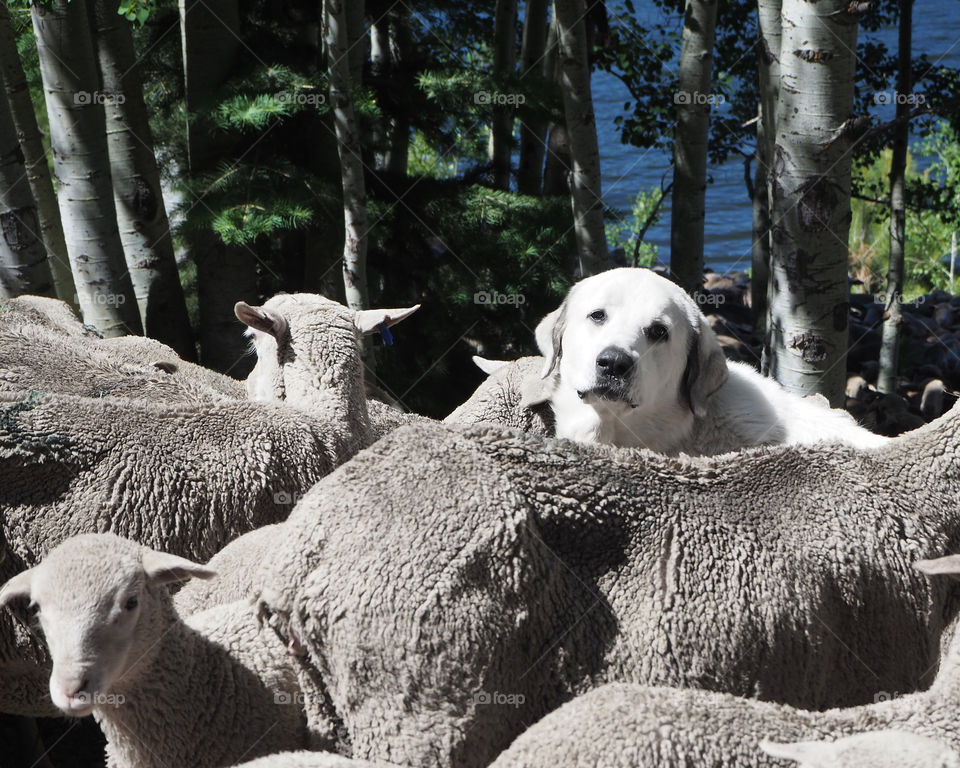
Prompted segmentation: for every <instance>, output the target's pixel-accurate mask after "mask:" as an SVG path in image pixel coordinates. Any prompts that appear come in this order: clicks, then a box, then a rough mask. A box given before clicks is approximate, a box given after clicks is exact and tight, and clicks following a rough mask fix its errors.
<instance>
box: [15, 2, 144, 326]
mask: <svg viewBox="0 0 960 768" xmlns="http://www.w3.org/2000/svg"><path fill="white" fill-rule="evenodd" d="M31 14H32V17H33V29H34V33H35V35H36V38H37V53H38V54H39V57H40V74H41V76H42V78H43V90H44V97H45V99H46V104H47V116H48V117H49V120H50V145H51V148H52V150H53V166H54V174H55V175H56V179H57V192H58V202H59V205H60V218H61V221H62V223H63V234H64V238H65V240H66V244H67V253H68V254H69V255H70V264H71V267H72V269H73V277H74V281H75V282H76V286H77V293H78V296H79V300H80V302H79V303H80V307H81V309H82V311H83V319H84V321H85V322H87V323H88V324H90V325H93V326H94V327H95V328H96V329H97V330H98V331H100V333H102V334H103V335H104V336H108V337H109V336H122V335H124V334H127V333H133V334H139V333H141V332H142V326H141V324H140V316H139V313H138V312H137V303H136V301H135V299H134V297H133V288H132V286H131V284H130V276H129V275H128V274H127V270H126V264H125V263H124V259H123V246H122V245H121V243H120V235H119V232H118V231H117V214H116V210H115V208H114V205H113V189H112V185H111V182H110V162H109V160H108V158H107V139H106V135H105V126H104V116H103V107H102V106H101V104H100V99H101V93H100V78H99V75H98V73H97V67H96V59H95V57H94V50H93V41H92V39H91V36H90V27H89V20H88V17H87V8H86V3H85V0H69V2H67V0H54V1H53V2H52V3H50V4H49V5H40V4H37V3H35V4H34V5H33V6H31Z"/></svg>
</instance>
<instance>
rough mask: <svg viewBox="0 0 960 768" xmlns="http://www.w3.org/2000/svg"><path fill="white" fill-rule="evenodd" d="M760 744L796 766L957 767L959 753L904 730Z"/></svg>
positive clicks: (870, 767)
mask: <svg viewBox="0 0 960 768" xmlns="http://www.w3.org/2000/svg"><path fill="white" fill-rule="evenodd" d="M760 748H761V749H762V750H763V751H764V752H766V753H767V754H768V755H770V756H771V757H779V758H781V759H782V760H793V761H795V762H797V763H799V764H800V767H799V768H960V756H958V755H957V753H956V752H954V751H953V750H952V749H950V748H949V747H947V746H945V745H944V744H943V743H941V742H939V741H937V740H936V739H931V738H928V737H926V736H918V735H917V734H915V733H909V732H907V731H895V730H888V731H870V732H868V733H858V734H856V735H854V736H845V737H844V738H842V739H837V740H836V741H797V742H794V743H792V744H779V743H776V742H772V741H761V742H760Z"/></svg>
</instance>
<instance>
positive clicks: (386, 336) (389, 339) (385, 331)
mask: <svg viewBox="0 0 960 768" xmlns="http://www.w3.org/2000/svg"><path fill="white" fill-rule="evenodd" d="M377 330H379V331H380V338H381V339H383V343H384V344H386V345H387V346H388V347H392V346H393V334H392V333H390V329H389V328H387V324H386V323H385V322H383V323H380V325H378V326H377Z"/></svg>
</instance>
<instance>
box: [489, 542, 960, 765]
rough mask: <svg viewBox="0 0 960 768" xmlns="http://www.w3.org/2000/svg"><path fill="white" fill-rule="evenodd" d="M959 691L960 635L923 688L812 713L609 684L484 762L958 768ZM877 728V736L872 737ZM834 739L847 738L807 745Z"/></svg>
mask: <svg viewBox="0 0 960 768" xmlns="http://www.w3.org/2000/svg"><path fill="white" fill-rule="evenodd" d="M917 565H918V567H919V568H920V569H921V570H923V571H924V572H926V573H928V574H935V573H950V574H954V575H958V574H960V556H957V555H951V556H948V557H943V558H939V559H936V560H927V561H921V562H919V563H918V564H917ZM958 696H960V635H956V634H954V637H953V640H952V641H951V644H950V648H949V650H948V652H947V656H946V658H945V659H944V663H943V665H942V667H941V669H940V672H939V674H938V675H937V679H936V681H935V682H934V684H933V686H932V687H931V688H930V690H927V691H923V692H921V693H914V694H910V695H907V696H900V697H896V698H893V699H891V700H886V701H880V702H878V703H874V704H868V705H864V706H860V707H851V708H848V709H833V710H829V711H826V712H810V711H807V710H799V709H793V708H791V707H787V706H778V705H776V704H770V703H768V702H762V701H752V700H749V699H741V698H737V697H735V696H730V695H728V694H720V693H708V692H706V691H693V690H678V689H672V688H651V687H646V686H640V685H626V684H613V685H607V686H604V687H601V688H598V689H596V690H594V691H591V692H590V693H587V694H585V695H584V696H581V697H578V698H576V699H574V700H573V701H572V702H570V703H569V704H566V705H565V706H563V707H561V708H560V709H558V710H556V711H555V712H553V713H551V714H549V715H548V716H547V717H545V718H544V719H543V720H541V721H540V722H539V723H537V724H536V725H534V726H533V727H531V728H530V729H529V730H527V731H526V732H525V733H524V734H523V735H521V736H520V737H519V738H518V739H517V740H516V741H515V742H514V743H513V744H512V745H511V747H510V748H509V749H508V750H507V751H506V752H504V753H503V754H502V755H501V756H500V757H499V758H498V759H497V760H496V761H495V762H494V763H493V764H492V766H491V768H519V766H523V767H524V768H536V766H544V768H546V767H547V766H549V767H550V768H565V766H573V765H601V764H602V765H605V766H610V768H618V766H622V767H623V768H627V766H630V767H631V768H681V766H687V765H691V764H694V765H722V766H726V767H728V768H760V766H769V765H771V764H772V762H771V760H770V759H769V758H768V757H767V755H765V754H764V752H766V753H767V754H768V755H771V756H773V757H779V758H789V759H793V760H801V761H802V764H803V765H806V766H838V767H841V766H842V767H844V768H845V767H847V766H849V767H850V768H853V766H856V765H860V766H864V767H866V766H871V768H873V767H874V766H878V765H884V764H885V765H890V766H897V768H902V767H903V766H917V768H920V766H923V768H940V767H941V766H951V767H952V768H956V766H958V765H960V756H958V754H957V750H960V733H958V732H957V729H956V723H955V720H956V718H955V714H954V713H955V712H956V703H957V698H958ZM881 698H884V697H881ZM878 730H882V733H869V732H871V731H878ZM903 732H906V733H903ZM837 736H845V737H847V738H843V739H840V740H838V741H835V742H833V743H825V744H824V743H821V744H818V743H809V742H810V740H820V739H823V738H829V739H834V738H836V737H837ZM770 737H773V738H775V739H776V740H777V741H791V742H792V741H795V740H803V741H804V742H805V743H801V744H774V743H771V742H769V741H767V739H768V738H770ZM758 744H759V746H760V748H759V749H758ZM611 745H615V748H612V747H611ZM878 758H884V759H886V760H888V761H889V762H886V763H882V762H880V761H879V759H878ZM911 760H912V761H913V762H911Z"/></svg>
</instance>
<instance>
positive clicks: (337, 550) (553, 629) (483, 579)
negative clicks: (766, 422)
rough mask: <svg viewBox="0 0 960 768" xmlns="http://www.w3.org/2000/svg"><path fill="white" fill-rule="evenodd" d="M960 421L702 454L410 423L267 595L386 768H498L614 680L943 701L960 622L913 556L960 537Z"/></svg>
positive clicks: (340, 488)
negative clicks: (512, 750)
mask: <svg viewBox="0 0 960 768" xmlns="http://www.w3.org/2000/svg"><path fill="white" fill-rule="evenodd" d="M958 426H960V409H954V410H952V411H951V412H950V413H949V414H948V415H947V416H945V417H944V418H942V419H940V420H939V421H937V422H934V423H933V424H930V425H927V426H926V427H923V428H921V429H919V430H917V431H916V432H914V433H911V434H909V435H904V436H902V437H900V438H897V439H896V440H894V441H892V442H891V443H890V444H889V445H888V446H886V447H885V448H881V449H876V450H872V451H869V452H864V451H857V450H856V449H854V448H852V447H850V446H842V445H838V444H821V445H816V446H776V447H765V448H758V449H754V450H752V451H747V452H744V453H740V454H730V455H726V456H721V457H711V458H705V457H701V458H696V459H677V458H670V457H665V456H660V455H657V454H652V453H649V452H646V451H642V450H623V449H616V448H612V447H608V446H587V445H578V444H575V443H571V442H569V441H564V440H554V439H549V438H548V439H544V438H539V437H537V436H531V435H524V434H521V433H517V432H515V431H510V430H503V429H498V428H495V427H492V426H486V425H485V426H475V427H468V428H463V427H460V428H455V427H451V426H447V425H434V424H418V425H413V426H408V427H404V428H402V429H400V430H397V431H396V432H394V433H392V434H391V435H388V436H386V437H384V438H382V439H381V440H380V441H379V442H378V443H376V444H374V445H373V446H371V447H370V448H368V449H366V450H365V451H363V452H361V453H360V454H358V455H357V456H356V457H354V459H353V460H352V461H350V462H349V463H347V464H346V465H344V466H342V467H340V468H339V469H338V470H337V471H336V472H334V473H332V474H331V475H329V476H328V477H326V478H324V480H323V481H321V482H320V483H318V484H317V485H316V486H315V487H314V488H313V489H312V490H311V491H310V492H309V493H308V494H307V495H306V496H305V497H304V498H303V499H302V501H301V502H300V503H299V504H298V505H297V507H296V508H295V509H294V511H293V512H292V513H291V516H290V517H289V518H288V520H287V521H286V522H285V523H283V526H282V536H275V537H273V538H274V545H273V546H272V547H270V548H269V551H268V552H266V553H261V555H260V556H259V560H260V561H261V562H262V566H261V568H260V569H259V572H258V573H257V574H256V575H255V577H254V578H253V579H252V583H253V584H255V589H256V592H257V600H258V605H259V606H260V611H261V613H262V614H263V616H264V618H265V620H268V621H270V622H272V623H273V624H274V625H275V626H276V627H277V630H278V632H280V633H281V634H282V635H283V636H284V637H288V638H299V642H300V643H301V644H302V645H303V647H304V649H305V651H306V656H305V657H304V658H303V659H302V670H313V671H315V672H316V674H317V675H319V677H320V678H321V679H322V681H323V683H324V685H325V687H326V690H327V691H328V692H329V697H330V700H331V701H332V706H333V708H334V710H335V711H336V713H337V715H338V716H339V717H340V718H341V719H342V720H343V723H344V729H345V733H346V734H347V736H346V737H344V738H345V739H346V740H349V743H350V747H351V748H352V750H353V752H352V754H353V755H354V756H355V757H359V758H363V759H368V760H372V759H390V760H393V761H395V762H398V763H408V764H435V765H451V764H459V765H464V766H473V765H483V764H485V762H489V761H490V760H492V759H493V758H494V757H495V756H496V755H497V753H498V752H499V751H500V750H502V749H504V748H505V747H506V746H507V745H508V744H509V743H510V741H511V740H512V739H513V738H514V737H515V736H517V735H518V734H519V733H520V731H521V730H522V728H523V724H524V723H530V722H533V721H535V720H536V719H538V718H539V717H541V716H543V715H544V714H546V713H547V712H548V711H550V710H551V709H553V708H555V707H557V706H559V705H560V704H562V703H563V702H564V701H566V700H568V699H569V698H570V697H571V696H573V695H576V694H578V693H582V692H584V691H586V690H589V689H591V688H594V687H597V686H599V685H601V684H603V683H608V682H627V683H636V684H644V685H660V686H675V687H682V688H691V687H692V688H704V689H708V690H718V691H726V692H729V693H733V694H736V695H741V696H753V697H757V698H761V699H767V700H773V701H778V702H782V703H788V704H792V705H795V706H803V707H809V708H825V707H829V706H842V705H854V704H860V703H863V702H868V701H871V700H873V698H874V697H875V696H876V695H877V694H878V692H879V691H882V690H886V691H899V692H905V691H910V690H915V689H917V688H918V687H921V686H923V685H925V684H927V683H928V682H929V677H927V675H928V674H929V671H930V670H931V669H932V668H934V667H935V666H936V661H937V648H938V638H939V636H940V634H941V632H942V631H943V629H944V627H945V626H946V625H947V624H948V623H949V622H950V621H951V620H952V619H953V618H954V617H955V615H956V604H955V602H953V601H952V600H951V599H950V595H949V590H948V589H947V585H945V584H943V583H938V584H934V585H929V584H927V583H926V582H925V581H924V580H923V579H922V578H920V576H919V575H918V574H917V573H916V571H915V569H914V568H913V567H912V565H911V564H912V562H913V561H914V560H915V559H917V558H918V557H921V556H925V555H929V554H930V553H936V552H942V551H944V550H945V549H947V548H948V547H950V546H951V545H953V544H954V543H955V542H956V540H957V537H958V536H960V520H958V517H957V515H958V513H957V511H956V510H957V499H958V498H960V471H958V470H960V460H958V458H957V448H956V446H957V442H958V441H957V434H956V433H957V428H958ZM738 499H739V501H738ZM504 697H506V698H504ZM501 698H504V701H507V702H509V703H507V704H502V705H501V704H496V702H497V701H499V700H500V699H501ZM491 699H492V700H493V701H494V702H495V704H494V705H493V706H490V705H487V702H488V701H490V700H491ZM316 716H319V715H314V714H310V717H316Z"/></svg>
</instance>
